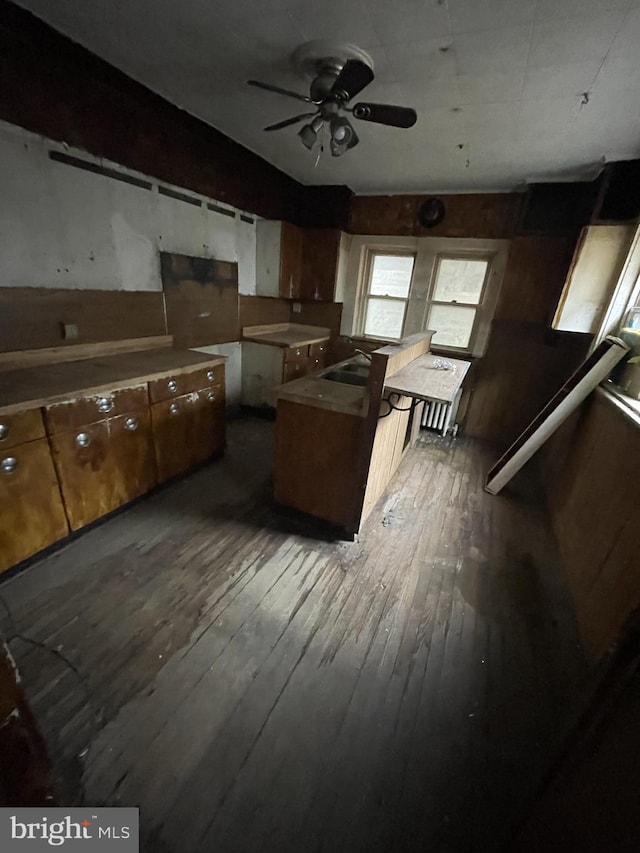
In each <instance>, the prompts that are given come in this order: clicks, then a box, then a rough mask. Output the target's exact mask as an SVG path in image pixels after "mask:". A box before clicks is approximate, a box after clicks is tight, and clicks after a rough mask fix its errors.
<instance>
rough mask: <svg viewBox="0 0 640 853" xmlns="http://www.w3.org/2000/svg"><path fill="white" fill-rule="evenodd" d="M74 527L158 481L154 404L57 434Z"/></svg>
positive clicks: (64, 489) (57, 456)
mask: <svg viewBox="0 0 640 853" xmlns="http://www.w3.org/2000/svg"><path fill="white" fill-rule="evenodd" d="M51 446H52V449H53V456H54V460H55V465H56V470H57V472H58V478H59V480H60V486H61V488H62V495H63V498H64V504H65V507H66V510H67V516H68V518H69V524H70V526H71V529H72V530H78V529H79V528H81V527H84V525H85V524H89V523H90V522H91V521H95V519H97V518H100V516H102V515H106V513H108V512H111V511H112V510H114V509H117V507H119V506H122V505H123V504H125V503H128V502H129V501H131V500H133V499H134V498H136V497H138V496H139V495H142V494H144V493H145V492H148V491H149V489H151V488H152V487H153V486H154V485H155V483H156V482H157V474H156V464H155V458H154V452H153V439H152V434H151V418H150V413H149V410H148V409H141V410H136V411H134V412H129V413H127V414H123V415H119V416H117V417H114V418H105V419H104V420H101V421H97V422H96V423H93V424H88V425H84V426H82V427H80V428H76V429H73V430H68V431H66V432H60V433H57V434H56V435H54V436H52V437H51Z"/></svg>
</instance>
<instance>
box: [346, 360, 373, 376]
mask: <svg viewBox="0 0 640 853" xmlns="http://www.w3.org/2000/svg"><path fill="white" fill-rule="evenodd" d="M339 370H340V371H345V372H346V373H355V374H357V375H358V376H368V375H369V365H368V364H353V363H352V362H349V364H343V365H342V367H341V368H339Z"/></svg>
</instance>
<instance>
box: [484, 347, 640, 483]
mask: <svg viewBox="0 0 640 853" xmlns="http://www.w3.org/2000/svg"><path fill="white" fill-rule="evenodd" d="M628 352H629V347H628V346H627V345H626V344H625V343H624V342H623V341H621V340H620V339H619V338H613V337H607V338H605V339H604V340H603V341H602V343H600V344H599V345H598V346H597V347H596V349H595V350H594V351H593V352H592V353H591V355H590V356H589V357H588V358H587V359H586V360H585V361H584V362H583V363H582V364H581V365H580V367H579V368H578V369H577V370H576V371H575V373H573V374H572V375H571V376H570V377H569V379H567V381H566V382H565V383H564V385H563V386H562V388H561V389H560V390H559V391H558V392H557V394H555V395H554V396H553V397H552V398H551V400H550V401H549V402H548V403H547V405H546V406H545V407H544V409H542V411H541V412H540V414H538V415H537V416H536V417H535V418H534V419H533V421H532V422H531V423H530V424H529V426H528V427H527V428H526V429H525V430H524V432H523V433H522V434H521V435H520V436H519V437H518V438H517V439H516V440H515V441H514V443H513V444H512V445H511V447H509V449H508V450H507V451H506V453H504V454H503V455H502V456H501V457H500V459H499V460H498V461H497V462H496V464H495V465H494V466H493V468H492V469H491V470H490V471H489V475H488V477H487V484H486V486H485V491H487V492H489V494H491V495H497V494H498V492H500V490H501V489H502V488H503V487H504V486H505V485H506V484H507V483H508V482H509V480H510V479H511V478H512V477H513V476H514V475H515V474H516V473H517V472H518V471H519V470H520V469H521V468H522V466H523V465H524V464H525V463H526V462H528V461H529V459H531V457H532V456H533V454H534V453H535V452H536V450H538V449H539V448H540V447H541V446H542V445H543V444H544V442H545V441H546V440H547V439H548V438H549V436H550V435H552V433H554V432H555V430H556V429H557V428H558V427H559V426H560V424H561V423H562V422H563V421H565V420H566V419H567V418H568V417H569V415H570V414H571V412H572V411H574V409H576V408H577V407H578V406H579V405H580V403H582V401H583V400H584V399H585V398H586V397H588V395H589V394H590V393H591V392H592V391H593V390H594V389H595V388H596V387H597V386H598V385H599V384H600V382H602V381H603V379H606V378H607V376H608V375H609V373H611V371H612V370H613V368H614V367H615V366H616V364H617V363H618V362H619V361H620V360H621V359H622V358H624V356H625V354H626V353H628Z"/></svg>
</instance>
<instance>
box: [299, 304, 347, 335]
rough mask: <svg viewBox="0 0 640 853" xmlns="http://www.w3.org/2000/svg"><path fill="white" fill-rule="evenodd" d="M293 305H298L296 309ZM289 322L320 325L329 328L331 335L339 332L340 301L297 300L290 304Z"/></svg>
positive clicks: (340, 319) (340, 317) (340, 318)
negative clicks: (297, 309) (298, 308)
mask: <svg viewBox="0 0 640 853" xmlns="http://www.w3.org/2000/svg"><path fill="white" fill-rule="evenodd" d="M294 305H299V306H300V310H299V311H296V310H295V309H294ZM289 322H290V323H297V324H299V325H303V326H322V327H323V328H326V329H330V330H331V336H332V337H333V336H334V335H339V334H340V324H341V322H342V303H341V302H298V303H295V302H294V303H293V304H292V305H291V314H290V317H289Z"/></svg>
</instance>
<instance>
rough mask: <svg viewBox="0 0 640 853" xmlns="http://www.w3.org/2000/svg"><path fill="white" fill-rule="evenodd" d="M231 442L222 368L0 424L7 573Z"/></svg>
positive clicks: (0, 544)
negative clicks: (227, 440) (70, 532)
mask: <svg viewBox="0 0 640 853" xmlns="http://www.w3.org/2000/svg"><path fill="white" fill-rule="evenodd" d="M224 444H225V378H224V366H223V365H220V364H215V365H213V366H211V367H205V368H199V369H196V370H178V371H177V372H176V373H175V375H165V376H164V378H161V379H153V380H151V381H149V382H146V381H140V380H137V384H135V385H131V386H130V387H125V388H116V389H114V390H111V391H108V390H107V391H105V392H104V393H102V394H98V395H94V396H87V395H82V394H79V395H78V396H75V397H73V398H72V399H69V400H63V401H62V402H59V403H52V404H50V405H48V406H46V407H44V408H43V409H40V408H35V409H27V410H25V411H21V412H17V413H12V414H9V415H2V416H0V572H2V571H4V570H6V569H8V568H11V567H12V566H15V565H16V564H17V563H20V562H21V561H22V560H25V559H26V558H27V557H31V556H32V555H33V554H36V553H37V552H38V551H41V550H42V549H43V548H46V547H47V546H49V545H51V544H53V543H54V542H56V541H57V540H59V539H62V538H64V537H65V536H67V535H68V533H69V530H79V529H80V528H82V527H84V526H85V525H87V524H90V523H91V522H92V521H95V520H96V519H98V518H100V517H101V516H104V515H106V514H107V513H109V512H112V511H113V510H115V509H117V508H118V507H120V506H123V505H124V504H126V503H128V502H129V501H132V500H133V499H134V498H137V497H139V496H140V495H143V494H145V493H146V492H148V491H150V490H151V489H152V488H153V487H154V486H155V485H156V484H157V483H158V482H164V481H165V480H168V479H170V478H171V477H175V476H176V475H177V474H182V473H185V472H186V471H188V470H189V469H191V468H193V467H195V466H196V465H199V464H200V463H202V462H205V461H206V460H207V459H210V458H212V457H214V456H218V455H219V454H221V453H222V452H223V450H224Z"/></svg>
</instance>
